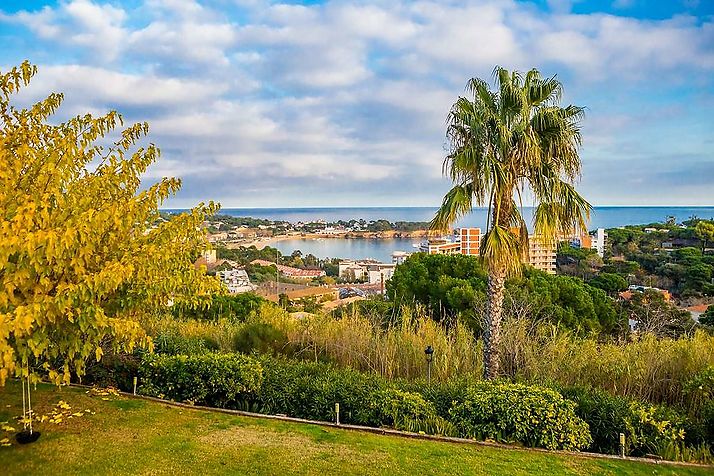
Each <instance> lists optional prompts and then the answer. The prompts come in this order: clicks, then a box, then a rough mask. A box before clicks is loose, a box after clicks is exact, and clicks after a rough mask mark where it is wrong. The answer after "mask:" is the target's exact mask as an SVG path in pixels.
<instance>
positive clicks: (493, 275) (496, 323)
mask: <svg viewBox="0 0 714 476" xmlns="http://www.w3.org/2000/svg"><path fill="white" fill-rule="evenodd" d="M505 285H506V269H505V266H503V265H496V266H494V267H493V269H491V271H490V272H489V274H488V303H487V305H486V329H485V330H484V335H483V377H484V378H485V379H487V380H489V379H494V378H496V377H498V370H499V368H498V367H499V357H500V356H499V347H500V345H501V320H502V317H503V297H504V291H505Z"/></svg>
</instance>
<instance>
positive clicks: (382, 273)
mask: <svg viewBox="0 0 714 476" xmlns="http://www.w3.org/2000/svg"><path fill="white" fill-rule="evenodd" d="M396 267H397V265H396V264H387V263H379V264H370V265H368V266H367V281H368V282H369V284H381V283H386V282H387V281H389V280H390V279H391V278H392V276H393V275H394V268H396Z"/></svg>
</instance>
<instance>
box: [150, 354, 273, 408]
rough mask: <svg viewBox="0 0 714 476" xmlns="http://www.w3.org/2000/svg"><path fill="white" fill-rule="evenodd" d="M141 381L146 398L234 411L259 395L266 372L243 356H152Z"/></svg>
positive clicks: (256, 361) (254, 361)
mask: <svg viewBox="0 0 714 476" xmlns="http://www.w3.org/2000/svg"><path fill="white" fill-rule="evenodd" d="M139 380H140V382H141V387H140V392H141V393H143V394H144V395H151V396H155V397H160V398H168V399H171V400H177V401H185V402H192V403H197V404H201V405H208V406H215V407H220V408H231V407H233V406H234V405H236V404H237V403H238V402H240V401H243V400H245V399H246V398H249V397H250V396H252V395H255V394H256V393H257V392H258V390H259V389H260V385H261V383H262V380H263V368H262V366H261V365H260V362H259V361H258V360H256V359H254V358H252V357H248V356H245V355H242V354H218V353H208V354H199V355H192V356H186V355H161V354H153V355H147V356H145V357H144V359H143V361H142V363H141V365H140V366H139Z"/></svg>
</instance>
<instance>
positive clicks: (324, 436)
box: [0, 382, 714, 476]
mask: <svg viewBox="0 0 714 476" xmlns="http://www.w3.org/2000/svg"><path fill="white" fill-rule="evenodd" d="M60 400H62V401H64V402H66V405H65V408H64V409H62V408H60V410H61V411H62V412H64V416H63V417H62V422H61V423H50V422H49V418H50V417H51V416H52V415H51V412H52V410H53V409H56V408H58V407H56V404H57V403H58V402H59V401H60ZM33 406H34V409H35V412H36V414H37V415H43V414H44V415H48V420H47V421H45V422H44V423H38V424H37V425H36V428H37V429H38V430H39V431H41V432H42V436H41V438H40V439H39V441H38V442H37V443H34V444H30V445H25V446H20V445H17V444H16V443H15V442H14V438H12V435H11V434H10V433H8V432H3V431H2V430H0V440H1V439H2V438H5V437H10V440H11V442H12V443H13V444H12V446H7V447H0V474H2V475H14V474H53V475H54V474H102V475H106V474H142V475H143V474H171V475H178V474H255V475H261V474H266V475H273V474H278V475H286V474H301V475H302V474H315V475H326V474H341V475H349V474H390V475H391V474H405V475H415V474H416V475H429V474H483V475H508V476H513V475H523V474H552V475H559V474H578V475H591V474H623V475H669V474H677V475H680V474H681V475H689V474H692V475H694V474H713V473H714V472H712V471H707V470H706V469H701V468H692V467H676V466H668V465H659V466H658V465H653V464H644V463H639V462H632V461H618V460H601V459H594V458H586V457H571V456H563V455H558V454H548V453H543V452H533V451H525V450H512V449H503V448H494V447H488V446H478V445H463V444H455V443H445V442H435V441H426V440H415V439H408V438H401V437H395V436H386V435H376V434H371V433H363V432H357V431H349V430H338V429H334V428H323V427H320V426H315V425H305V424H298V423H291V422H281V421H273V420H266V419H260V418H250V417H238V416H233V415H227V414H219V413H213V412H207V411H201V410H192V409H183V408H176V407H172V406H169V405H165V404H161V403H155V402H149V401H144V400H137V399H131V398H127V397H123V396H117V395H108V396H102V395H89V394H87V393H85V391H84V390H81V389H77V388H63V389H57V388H55V387H52V386H49V385H39V386H38V387H37V391H36V392H34V393H33ZM67 406H69V407H70V408H67ZM21 411H22V399H21V393H20V385H19V383H17V382H8V384H7V386H6V387H5V388H3V389H0V421H9V423H10V425H12V426H14V427H15V428H17V427H18V425H17V423H16V422H15V421H13V417H15V416H16V415H18V414H19V413H21ZM92 412H94V413H92ZM72 413H74V414H75V415H76V416H72V417H71V418H69V417H68V416H69V415H70V414H72ZM55 419H56V418H55Z"/></svg>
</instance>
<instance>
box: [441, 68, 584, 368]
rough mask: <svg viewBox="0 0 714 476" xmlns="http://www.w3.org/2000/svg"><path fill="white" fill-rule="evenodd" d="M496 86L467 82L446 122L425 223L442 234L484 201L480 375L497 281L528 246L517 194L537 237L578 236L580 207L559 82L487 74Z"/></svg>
mask: <svg viewBox="0 0 714 476" xmlns="http://www.w3.org/2000/svg"><path fill="white" fill-rule="evenodd" d="M494 78H495V81H496V90H494V91H492V90H491V89H490V88H489V86H488V84H487V83H486V82H485V81H483V80H481V79H479V78H474V79H471V80H470V81H469V82H468V84H467V86H466V90H467V92H468V93H469V95H470V96H472V98H471V97H459V98H458V100H457V101H456V103H454V105H453V106H452V108H451V112H450V113H449V116H448V118H447V132H446V137H447V141H448V144H449V152H448V155H447V156H446V158H445V159H444V174H445V175H447V176H449V177H450V178H451V180H452V182H453V183H454V186H453V188H452V189H451V190H449V192H448V193H447V194H446V196H445V197H444V200H443V203H442V205H441V207H440V208H439V211H438V212H437V213H436V215H435V216H434V218H433V220H432V222H431V228H432V229H434V230H445V229H448V228H449V227H451V226H452V225H453V224H454V223H455V222H456V221H457V220H459V219H460V218H461V217H463V216H464V215H466V214H468V213H469V212H470V211H471V209H472V208H473V207H474V206H485V205H486V204H487V205H488V209H489V210H488V224H487V226H486V233H485V235H484V238H483V241H482V244H481V259H482V260H483V262H484V264H485V266H486V268H487V269H488V273H489V276H488V301H487V306H486V325H485V328H484V335H483V339H484V376H485V378H495V377H496V376H497V375H498V367H499V355H498V349H499V341H500V331H501V320H502V311H503V296H504V288H505V281H506V278H507V277H508V276H510V275H514V274H518V273H519V272H520V271H521V268H522V266H521V262H522V259H523V257H524V256H526V253H527V250H528V228H527V226H526V223H525V220H524V219H523V213H522V207H523V198H524V196H525V195H528V196H530V197H532V200H533V206H534V213H533V227H534V230H535V234H536V235H537V236H538V237H539V240H540V241H541V242H543V243H545V244H553V245H554V244H555V241H556V240H557V237H558V235H560V234H565V233H572V232H573V231H574V230H576V229H579V230H585V229H586V228H585V226H586V225H585V220H586V219H588V218H589V216H590V210H591V206H590V204H589V203H588V202H587V201H586V200H585V199H584V198H583V197H582V196H581V195H580V194H579V193H578V192H577V191H576V190H575V186H574V184H575V182H576V181H577V179H578V178H579V177H580V168H581V162H580V157H579V156H578V148H579V147H580V144H581V140H580V127H579V122H580V120H581V119H582V117H583V108H581V107H577V106H567V107H561V106H560V100H561V96H562V91H563V87H562V84H561V83H560V82H559V81H558V80H557V79H556V77H555V76H553V77H551V78H543V77H542V76H541V74H540V73H539V72H538V71H537V70H535V69H533V70H531V71H529V72H528V73H526V74H525V76H524V75H523V74H522V73H520V72H517V71H515V72H513V73H511V72H509V71H507V70H506V69H503V68H501V67H496V69H495V70H494Z"/></svg>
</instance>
